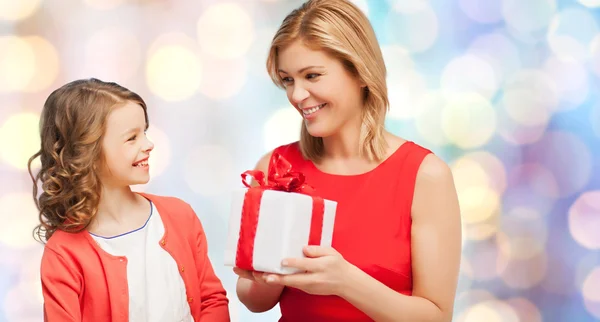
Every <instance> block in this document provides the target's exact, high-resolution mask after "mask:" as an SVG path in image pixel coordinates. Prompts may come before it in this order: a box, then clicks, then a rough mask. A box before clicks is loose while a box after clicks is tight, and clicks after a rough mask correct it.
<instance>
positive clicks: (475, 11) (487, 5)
mask: <svg viewBox="0 0 600 322" xmlns="http://www.w3.org/2000/svg"><path fill="white" fill-rule="evenodd" d="M458 3H459V5H460V8H461V9H462V11H463V12H464V13H465V14H466V15H467V17H469V18H471V19H472V20H473V21H477V22H479V23H497V22H500V21H501V20H502V6H501V2H500V1H479V0H459V2H458Z"/></svg>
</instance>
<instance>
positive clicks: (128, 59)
mask: <svg viewBox="0 0 600 322" xmlns="http://www.w3.org/2000/svg"><path fill="white" fill-rule="evenodd" d="M141 59H142V48H141V44H140V41H139V38H138V37H137V36H136V35H135V34H134V33H133V31H131V30H129V29H124V28H118V27H107V28H104V29H100V30H98V31H96V32H95V33H94V34H92V35H91V36H90V37H89V39H88V40H87V43H86V44H85V49H84V59H83V61H82V63H83V68H82V69H83V71H84V74H87V75H94V77H96V78H99V79H113V80H119V81H120V82H122V81H125V80H128V79H130V78H131V77H133V76H134V75H135V74H136V73H137V72H138V70H139V68H140V64H141Z"/></svg>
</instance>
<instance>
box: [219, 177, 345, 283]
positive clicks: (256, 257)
mask: <svg viewBox="0 0 600 322" xmlns="http://www.w3.org/2000/svg"><path fill="white" fill-rule="evenodd" d="M246 191H247V189H240V190H236V191H234V192H233V194H232V200H231V214H230V216H229V231H228V235H227V243H226V245H225V265H226V266H231V267H234V266H235V263H236V256H237V248H238V240H239V236H240V223H241V219H242V209H243V207H244V196H245V194H246ZM324 204H325V207H324V208H325V211H324V215H323V227H322V231H321V244H320V245H322V246H329V247H330V246H331V240H332V237H333V224H334V222H335V212H336V208H337V203H336V202H335V201H331V200H324ZM312 207H313V199H312V197H311V196H309V195H306V194H301V193H295V192H283V191H276V190H265V191H264V193H263V195H262V199H261V201H260V212H259V215H258V225H257V227H256V237H255V239H254V250H253V258H252V263H253V267H254V269H255V270H256V271H261V272H270V273H277V274H293V273H296V272H298V270H297V269H295V268H290V267H282V266H281V261H282V260H283V259H284V258H294V257H305V256H304V253H303V252H302V249H303V247H304V246H306V245H308V239H309V235H310V226H311V218H312Z"/></svg>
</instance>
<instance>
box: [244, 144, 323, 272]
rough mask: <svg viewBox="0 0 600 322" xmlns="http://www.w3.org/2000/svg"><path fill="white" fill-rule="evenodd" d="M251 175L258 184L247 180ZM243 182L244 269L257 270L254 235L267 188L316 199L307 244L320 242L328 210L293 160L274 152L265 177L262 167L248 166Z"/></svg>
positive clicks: (318, 243)
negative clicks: (295, 166) (254, 168)
mask: <svg viewBox="0 0 600 322" xmlns="http://www.w3.org/2000/svg"><path fill="white" fill-rule="evenodd" d="M248 176H250V177H252V178H254V180H256V182H257V183H258V186H256V187H252V186H251V185H250V183H249V182H248V181H247V178H248ZM242 183H243V184H244V185H245V186H246V187H248V191H246V194H245V196H244V205H243V208H242V219H241V223H240V236H239V239H238V246H237V253H236V259H235V266H237V267H239V268H241V269H246V270H254V266H253V257H254V256H253V254H254V239H255V237H256V228H257V226H258V216H259V213H260V202H261V198H262V194H263V192H264V191H265V190H277V191H285V192H295V193H302V194H306V195H310V196H311V197H312V199H313V207H312V218H311V222H310V235H309V238H308V244H309V245H320V244H321V233H322V230H323V216H324V212H325V203H324V200H323V198H321V197H319V196H316V195H315V189H314V188H313V187H311V186H309V185H308V184H306V183H305V177H304V174H302V173H301V172H297V171H293V170H292V164H291V163H290V162H289V161H288V160H286V159H285V158H284V157H283V156H282V155H280V154H278V153H277V152H273V155H272V156H271V161H270V164H269V174H268V178H267V180H266V181H265V174H264V172H262V171H260V170H248V171H245V172H244V173H242Z"/></svg>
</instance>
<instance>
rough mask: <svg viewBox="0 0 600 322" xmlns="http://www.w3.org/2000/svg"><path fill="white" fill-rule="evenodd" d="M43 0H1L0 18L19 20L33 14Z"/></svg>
mask: <svg viewBox="0 0 600 322" xmlns="http://www.w3.org/2000/svg"><path fill="white" fill-rule="evenodd" d="M41 2H42V1H41V0H19V1H14V0H0V20H7V21H19V20H23V19H26V18H28V17H30V16H31V15H33V14H34V13H35V12H36V11H37V9H38V8H39V7H40V4H41Z"/></svg>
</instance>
